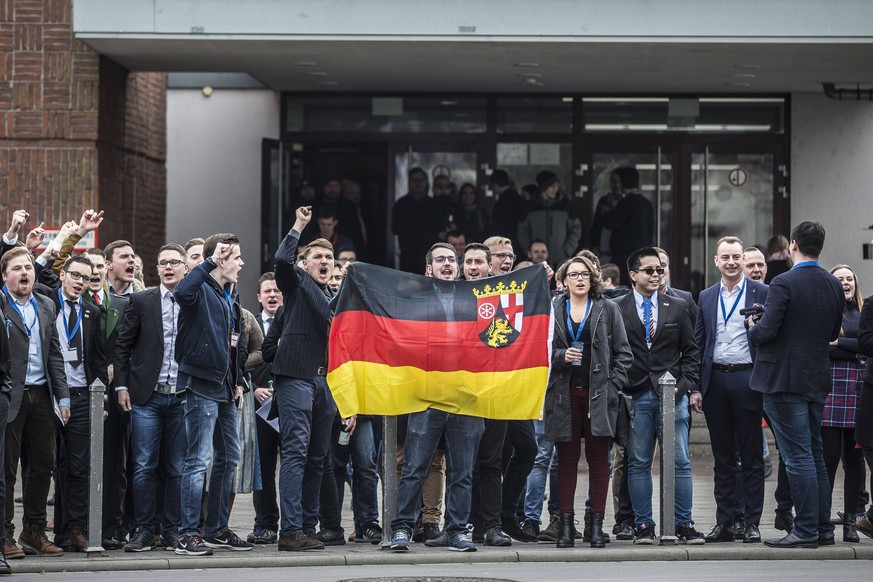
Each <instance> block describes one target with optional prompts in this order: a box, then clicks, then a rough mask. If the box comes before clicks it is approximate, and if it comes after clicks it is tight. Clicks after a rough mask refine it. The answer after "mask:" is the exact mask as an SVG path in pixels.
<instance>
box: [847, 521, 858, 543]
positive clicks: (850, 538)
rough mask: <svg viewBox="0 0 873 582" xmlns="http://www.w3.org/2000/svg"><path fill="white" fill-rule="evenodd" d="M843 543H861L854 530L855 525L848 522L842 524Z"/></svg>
mask: <svg viewBox="0 0 873 582" xmlns="http://www.w3.org/2000/svg"><path fill="white" fill-rule="evenodd" d="M843 541H844V542H849V543H853V544H857V543H858V542H860V541H861V538H860V536H858V530H857V529H856V528H855V524H854V523H852V522H850V521H848V520H847V521H846V522H845V523H843Z"/></svg>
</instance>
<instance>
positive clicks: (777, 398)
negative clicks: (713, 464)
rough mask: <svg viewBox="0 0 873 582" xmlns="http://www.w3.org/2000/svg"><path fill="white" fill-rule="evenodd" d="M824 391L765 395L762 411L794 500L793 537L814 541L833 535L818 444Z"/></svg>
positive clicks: (829, 498)
mask: <svg viewBox="0 0 873 582" xmlns="http://www.w3.org/2000/svg"><path fill="white" fill-rule="evenodd" d="M826 399H827V392H819V393H816V394H798V393H792V392H775V393H772V394H764V411H765V412H766V413H767V418H768V419H769V422H770V426H771V427H772V428H773V433H774V434H775V435H776V443H777V445H778V446H779V454H780V455H781V456H782V458H783V459H784V461H785V469H786V471H787V472H788V482H789V484H790V485H791V497H792V499H793V501H794V511H795V513H796V516H795V518H794V529H793V530H792V531H791V533H793V534H794V535H795V536H797V537H799V538H801V539H803V540H815V539H818V538H819V537H821V536H824V535H829V534H832V533H833V531H834V526H833V524H832V523H831V521H830V519H831V486H830V481H829V480H828V473H827V468H826V467H825V462H824V456H823V454H822V444H821V418H822V415H823V414H824V405H825V400H826Z"/></svg>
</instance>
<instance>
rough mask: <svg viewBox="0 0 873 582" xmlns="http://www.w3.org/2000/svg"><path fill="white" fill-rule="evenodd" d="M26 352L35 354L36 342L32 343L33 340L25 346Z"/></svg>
mask: <svg viewBox="0 0 873 582" xmlns="http://www.w3.org/2000/svg"><path fill="white" fill-rule="evenodd" d="M27 353H28V354H30V355H31V356H35V355H36V343H34V342H31V343H30V345H29V346H28V348H27Z"/></svg>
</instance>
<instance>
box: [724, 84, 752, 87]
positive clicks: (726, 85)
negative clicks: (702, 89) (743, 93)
mask: <svg viewBox="0 0 873 582" xmlns="http://www.w3.org/2000/svg"><path fill="white" fill-rule="evenodd" d="M724 86H725V87H751V86H752V84H751V83H725V84H724Z"/></svg>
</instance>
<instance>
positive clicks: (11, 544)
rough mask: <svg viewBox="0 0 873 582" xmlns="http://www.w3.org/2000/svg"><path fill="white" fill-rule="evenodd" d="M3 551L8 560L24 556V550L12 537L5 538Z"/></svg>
mask: <svg viewBox="0 0 873 582" xmlns="http://www.w3.org/2000/svg"><path fill="white" fill-rule="evenodd" d="M3 553H4V554H5V555H6V559H7V560H20V559H21V558H23V557H24V550H22V549H21V548H19V547H18V546H17V545H15V540H14V539H13V538H11V537H9V538H4V539H3Z"/></svg>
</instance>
